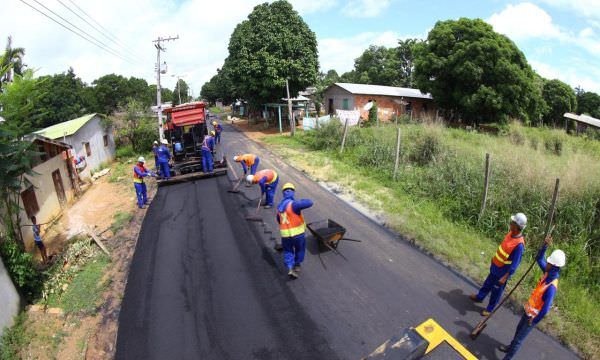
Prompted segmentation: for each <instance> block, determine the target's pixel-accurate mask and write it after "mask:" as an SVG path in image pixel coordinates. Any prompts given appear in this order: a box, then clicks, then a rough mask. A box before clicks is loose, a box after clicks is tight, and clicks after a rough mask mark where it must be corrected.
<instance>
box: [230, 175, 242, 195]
mask: <svg viewBox="0 0 600 360" xmlns="http://www.w3.org/2000/svg"><path fill="white" fill-rule="evenodd" d="M242 180H244V178H243V177H241V178H240V179H239V180H238V182H237V183H236V184H235V186H234V187H233V189H229V190H227V192H229V193H234V194H237V193H239V192H240V190H238V188H239V187H240V185H241V184H242Z"/></svg>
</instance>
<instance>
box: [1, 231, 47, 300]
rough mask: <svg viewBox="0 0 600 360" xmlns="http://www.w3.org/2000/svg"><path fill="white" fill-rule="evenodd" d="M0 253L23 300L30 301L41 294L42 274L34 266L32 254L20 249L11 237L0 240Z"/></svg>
mask: <svg viewBox="0 0 600 360" xmlns="http://www.w3.org/2000/svg"><path fill="white" fill-rule="evenodd" d="M0 255H2V260H3V261H4V266H6V270H7V271H8V273H9V274H10V277H11V279H12V280H13V282H14V284H15V286H17V287H18V288H19V290H20V291H21V294H22V295H23V296H24V297H25V300H26V301H27V302H32V301H33V300H35V299H37V298H38V297H39V295H40V294H41V288H42V276H41V274H40V272H39V271H38V270H37V269H36V268H35V266H34V262H33V256H32V255H31V254H29V253H27V252H24V251H23V250H21V248H20V247H19V244H17V242H16V241H14V240H12V239H4V240H3V241H1V242H0Z"/></svg>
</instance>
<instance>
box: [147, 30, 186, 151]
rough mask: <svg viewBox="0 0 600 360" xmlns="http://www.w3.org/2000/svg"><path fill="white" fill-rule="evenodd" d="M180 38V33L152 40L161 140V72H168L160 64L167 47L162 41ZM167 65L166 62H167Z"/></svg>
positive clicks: (163, 136)
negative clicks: (162, 52)
mask: <svg viewBox="0 0 600 360" xmlns="http://www.w3.org/2000/svg"><path fill="white" fill-rule="evenodd" d="M177 39H179V35H177V37H167V38H162V37H160V36H159V37H158V39H156V40H152V42H153V43H154V47H155V48H156V112H157V114H158V136H159V139H160V140H163V139H164V138H165V133H164V130H163V121H162V103H161V99H160V92H161V87H160V74H165V73H166V72H167V69H166V66H165V69H164V70H163V69H161V64H160V52H161V51H165V50H166V48H164V47H163V46H162V43H163V42H164V41H174V40H177ZM165 65H166V63H165Z"/></svg>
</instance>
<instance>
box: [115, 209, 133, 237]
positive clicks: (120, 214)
mask: <svg viewBox="0 0 600 360" xmlns="http://www.w3.org/2000/svg"><path fill="white" fill-rule="evenodd" d="M131 219H133V214H132V213H131V212H128V211H117V212H116V213H115V214H114V215H113V223H112V224H111V225H110V229H111V231H112V232H113V234H116V233H117V232H119V230H121V229H122V228H123V227H124V226H125V225H127V224H128V223H129V222H130V221H131Z"/></svg>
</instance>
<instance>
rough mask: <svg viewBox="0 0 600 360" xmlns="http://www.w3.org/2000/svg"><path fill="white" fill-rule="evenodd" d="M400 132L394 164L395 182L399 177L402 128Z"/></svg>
mask: <svg viewBox="0 0 600 360" xmlns="http://www.w3.org/2000/svg"><path fill="white" fill-rule="evenodd" d="M397 130H398V135H397V136H396V162H395V163H394V180H396V177H397V175H398V165H399V163H400V128H398V129H397Z"/></svg>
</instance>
